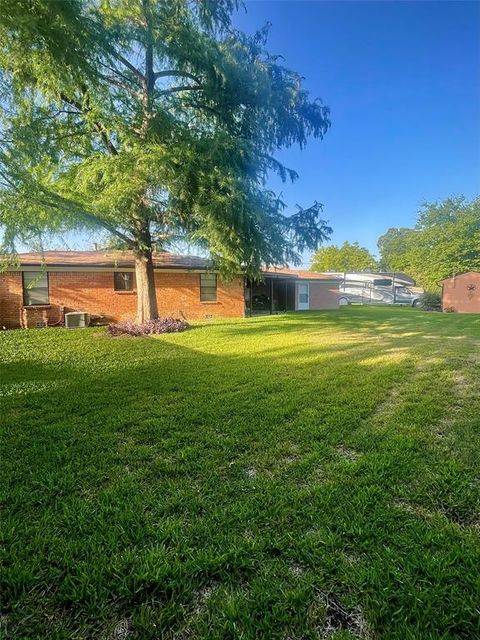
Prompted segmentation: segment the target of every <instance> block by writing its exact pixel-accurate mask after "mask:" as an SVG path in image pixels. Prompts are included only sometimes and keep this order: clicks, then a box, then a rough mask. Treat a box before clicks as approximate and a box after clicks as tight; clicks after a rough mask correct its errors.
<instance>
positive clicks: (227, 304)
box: [0, 251, 338, 328]
mask: <svg viewBox="0 0 480 640" xmlns="http://www.w3.org/2000/svg"><path fill="white" fill-rule="evenodd" d="M154 269H155V286H156V291H157V302H158V309H159V314H160V315H161V316H173V317H177V318H186V319H187V320H190V319H207V318H215V317H224V318H228V317H230V318H233V317H243V316H244V315H250V314H257V313H275V312H278V311H294V310H303V309H326V308H336V307H337V306H338V301H337V300H338V283H337V281H336V279H333V278H331V277H328V276H325V275H322V274H315V273H310V272H308V271H295V270H290V269H271V270H267V271H265V272H264V274H263V275H264V280H263V281H262V282H259V283H250V282H246V281H245V279H244V277H243V276H238V277H237V278H235V279H233V280H232V281H230V282H223V281H222V279H221V278H220V276H219V275H218V274H217V273H215V272H213V271H212V270H210V269H209V262H208V260H207V259H205V258H199V257H195V256H178V255H174V254H171V253H157V254H156V255H155V256H154ZM136 306H137V301H136V291H135V268H134V260H133V255H132V253H131V252H128V251H124V252H121V251H117V252H104V251H66V252H61V251H47V252H44V253H41V254H40V253H23V254H19V255H18V258H17V261H16V263H15V265H11V264H8V263H7V262H5V263H4V266H3V271H1V272H0V327H5V328H18V327H23V328H30V327H38V326H45V325H53V326H54V325H61V324H62V323H63V320H64V314H65V313H67V312H69V311H86V312H88V313H89V314H90V315H91V316H92V318H93V319H94V320H98V321H103V322H106V321H111V320H122V319H134V318H135V314H136Z"/></svg>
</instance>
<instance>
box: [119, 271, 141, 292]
mask: <svg viewBox="0 0 480 640" xmlns="http://www.w3.org/2000/svg"><path fill="white" fill-rule="evenodd" d="M125 273H128V274H129V275H130V276H131V282H132V287H131V289H117V276H119V275H122V274H125ZM136 289H137V283H136V281H135V272H134V271H114V272H113V291H114V293H134V292H135V291H136Z"/></svg>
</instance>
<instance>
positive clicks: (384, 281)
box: [373, 278, 392, 287]
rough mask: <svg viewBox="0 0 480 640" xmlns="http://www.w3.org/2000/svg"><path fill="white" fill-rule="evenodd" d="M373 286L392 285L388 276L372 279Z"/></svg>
mask: <svg viewBox="0 0 480 640" xmlns="http://www.w3.org/2000/svg"><path fill="white" fill-rule="evenodd" d="M373 286H374V287H391V286H392V281H391V280H390V278H383V279H378V280H374V281H373Z"/></svg>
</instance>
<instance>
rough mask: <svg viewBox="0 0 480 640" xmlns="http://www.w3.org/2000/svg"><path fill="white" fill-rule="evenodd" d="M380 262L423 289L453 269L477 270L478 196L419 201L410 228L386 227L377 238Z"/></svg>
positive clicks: (479, 240) (432, 286) (435, 285)
mask: <svg viewBox="0 0 480 640" xmlns="http://www.w3.org/2000/svg"><path fill="white" fill-rule="evenodd" d="M378 247H379V250H380V254H381V262H382V264H385V265H386V266H388V269H390V270H394V271H404V272H406V273H408V274H409V275H410V276H412V277H413V278H415V280H416V281H417V283H418V284H419V285H421V286H423V287H425V288H426V289H431V290H435V289H437V290H438V286H439V285H438V283H439V281H440V280H442V279H443V278H447V277H449V276H451V275H453V274H455V273H462V272H464V271H469V270H480V198H476V199H474V200H472V201H471V202H468V201H467V200H466V199H465V198H464V197H456V198H448V199H446V200H444V201H443V202H440V203H431V204H425V205H423V207H422V209H421V211H420V212H419V216H418V220H417V224H416V225H415V228H413V229H389V230H388V231H387V233H386V234H384V235H383V236H381V237H380V238H379V240H378Z"/></svg>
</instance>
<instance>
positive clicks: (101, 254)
mask: <svg viewBox="0 0 480 640" xmlns="http://www.w3.org/2000/svg"><path fill="white" fill-rule="evenodd" d="M4 261H5V258H4ZM16 262H17V263H18V264H20V265H24V266H37V265H38V266H45V265H46V266H50V267H67V266H70V267H117V268H118V267H129V268H130V267H134V266H135V259H134V256H133V252H132V251H101V250H100V251H44V252H42V253H19V254H18V255H17V256H16ZM153 264H154V266H155V267H156V268H162V267H163V268H165V269H207V268H208V267H209V266H210V261H209V260H208V259H207V258H201V257H199V256H180V255H176V254H174V253H168V252H166V251H165V252H161V253H156V254H154V256H153Z"/></svg>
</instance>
